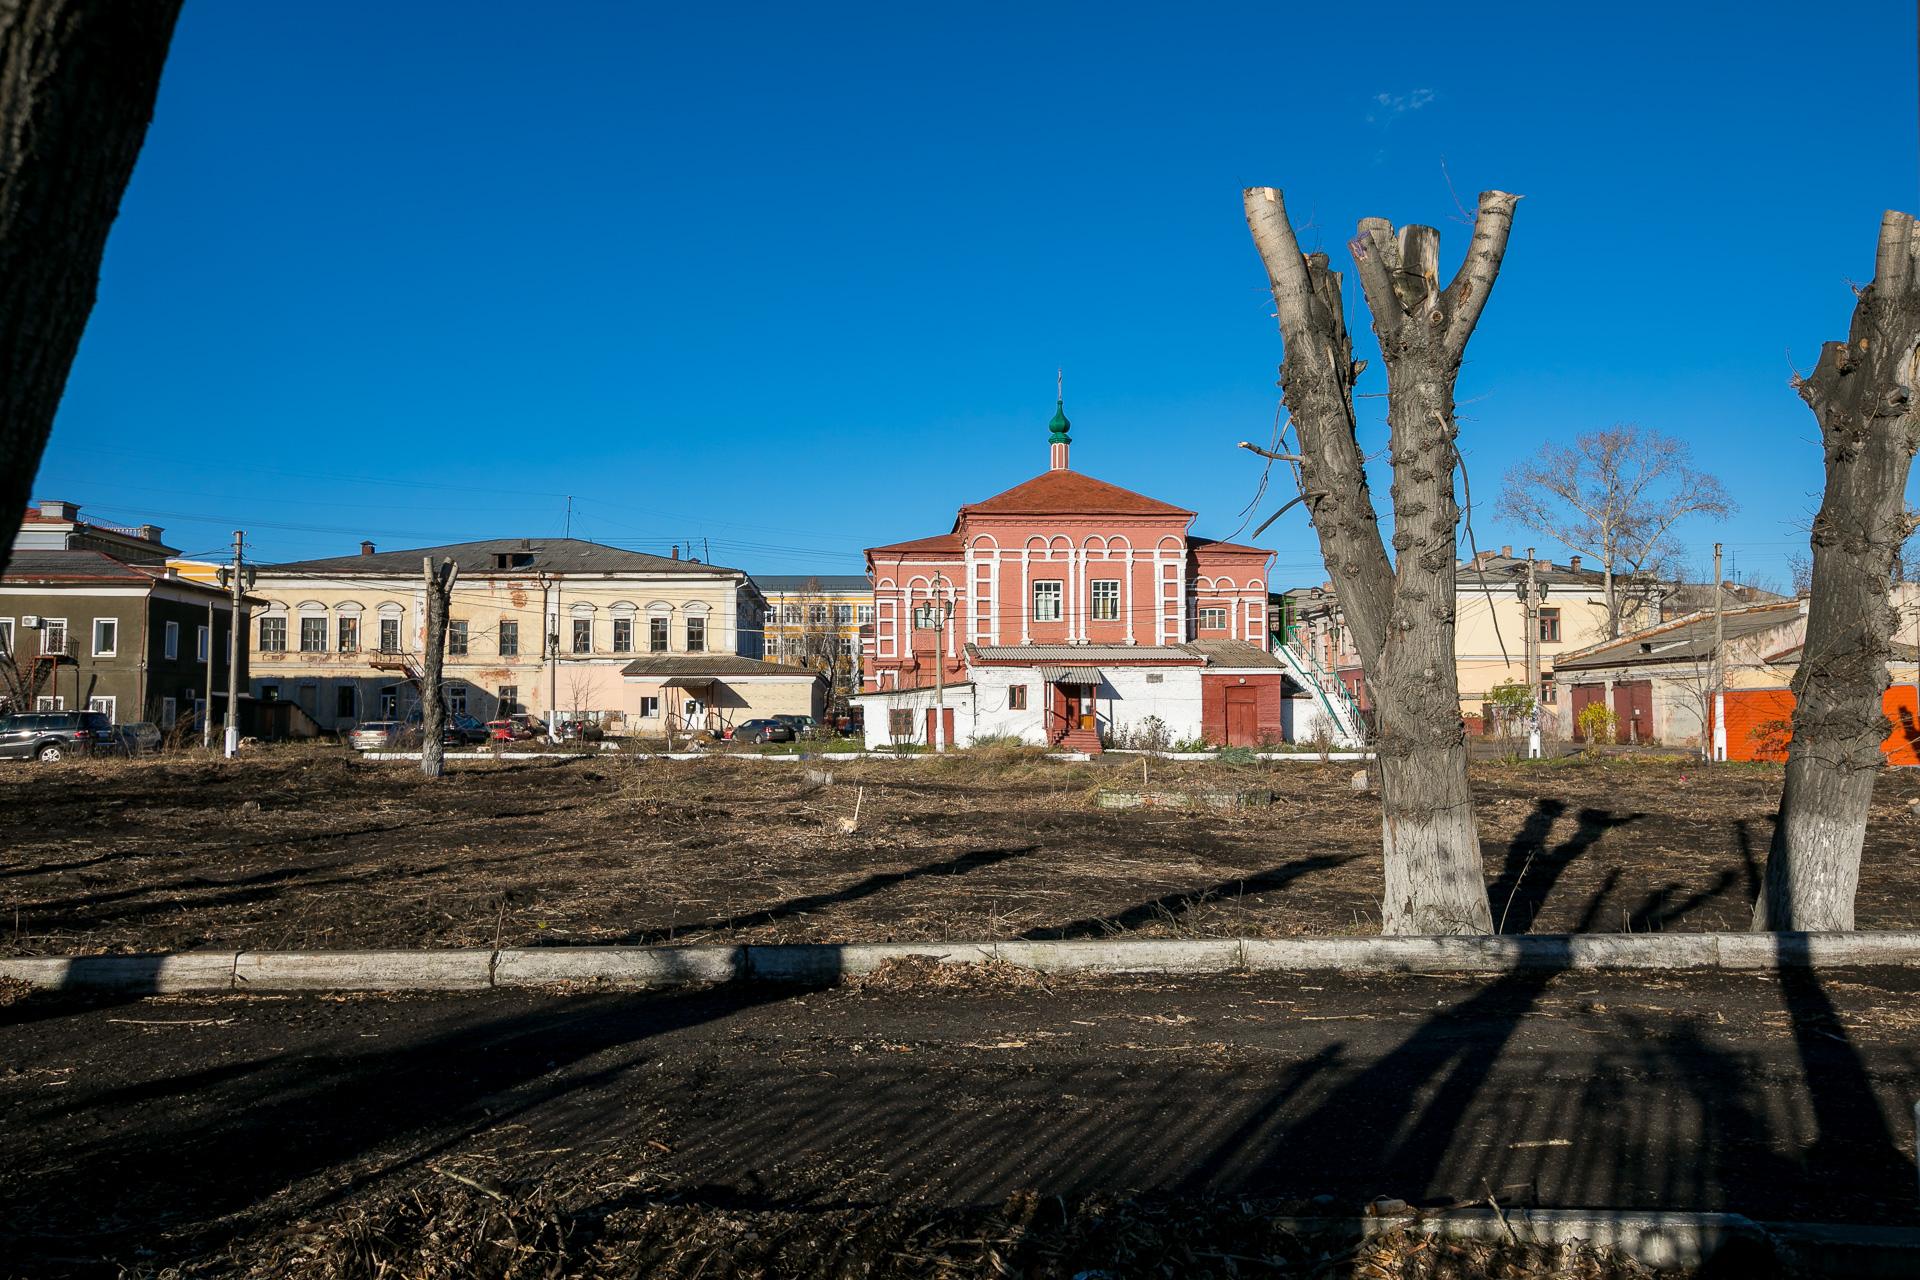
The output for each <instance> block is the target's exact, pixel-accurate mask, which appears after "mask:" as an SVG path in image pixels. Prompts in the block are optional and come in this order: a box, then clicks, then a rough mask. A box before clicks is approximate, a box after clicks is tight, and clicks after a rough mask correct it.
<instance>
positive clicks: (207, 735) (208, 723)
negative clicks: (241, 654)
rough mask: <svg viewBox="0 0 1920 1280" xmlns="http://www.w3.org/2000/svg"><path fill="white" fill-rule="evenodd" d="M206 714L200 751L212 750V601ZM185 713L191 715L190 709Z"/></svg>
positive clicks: (208, 630)
mask: <svg viewBox="0 0 1920 1280" xmlns="http://www.w3.org/2000/svg"><path fill="white" fill-rule="evenodd" d="M206 694H207V714H206V715H204V716H202V717H201V718H200V749H201V750H202V751H211V750H213V601H211V600H209V601H207V690H206ZM187 711H188V712H189V713H191V712H192V711H193V708H192V707H188V708H187Z"/></svg>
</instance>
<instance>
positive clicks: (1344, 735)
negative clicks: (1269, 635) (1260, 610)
mask: <svg viewBox="0 0 1920 1280" xmlns="http://www.w3.org/2000/svg"><path fill="white" fill-rule="evenodd" d="M1273 654H1274V656H1275V657H1277V658H1279V659H1280V661H1281V662H1282V663H1283V664H1285V665H1286V668H1287V671H1288V674H1290V675H1292V676H1293V678H1294V681H1295V682H1296V683H1298V684H1299V685H1300V686H1301V687H1302V688H1305V689H1311V690H1313V692H1314V694H1315V695H1316V696H1317V697H1318V698H1319V699H1320V705H1321V707H1322V708H1324V709H1325V711H1326V713H1327V718H1328V719H1329V720H1331V721H1332V722H1333V727H1334V732H1335V735H1336V736H1337V737H1338V738H1340V739H1341V741H1340V743H1339V745H1341V746H1343V747H1360V746H1364V745H1366V741H1367V733H1366V721H1365V719H1364V718H1363V717H1362V716H1361V714H1360V704H1359V702H1357V701H1356V700H1355V699H1354V696H1353V693H1352V691H1351V690H1349V689H1348V688H1347V685H1346V682H1345V681H1344V680H1341V679H1340V678H1339V677H1338V676H1336V675H1334V674H1333V673H1332V672H1330V671H1328V670H1327V669H1326V668H1325V667H1323V666H1321V665H1320V662H1319V660H1318V659H1316V658H1315V657H1314V656H1313V653H1312V651H1311V650H1308V649H1305V648H1300V647H1296V646H1294V645H1291V644H1288V643H1287V642H1286V641H1285V639H1283V638H1282V637H1280V636H1275V637H1274V639H1273Z"/></svg>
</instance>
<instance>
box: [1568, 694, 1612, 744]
mask: <svg viewBox="0 0 1920 1280" xmlns="http://www.w3.org/2000/svg"><path fill="white" fill-rule="evenodd" d="M1606 701H1607V687H1606V686H1605V685H1602V684H1577V685H1575V686H1573V700H1572V702H1571V703H1570V704H1569V705H1570V707H1571V709H1572V713H1573V740H1574V741H1575V742H1585V741H1586V740H1587V735H1586V731H1585V730H1583V729H1582V728H1581V727H1580V713H1581V712H1582V711H1585V710H1586V709H1587V708H1588V707H1590V706H1592V705H1593V704H1594V703H1596V702H1597V703H1599V704H1601V705H1602V706H1605V705H1606Z"/></svg>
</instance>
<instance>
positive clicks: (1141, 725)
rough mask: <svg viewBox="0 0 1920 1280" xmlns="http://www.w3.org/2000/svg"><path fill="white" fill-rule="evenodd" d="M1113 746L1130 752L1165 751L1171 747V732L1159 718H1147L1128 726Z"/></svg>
mask: <svg viewBox="0 0 1920 1280" xmlns="http://www.w3.org/2000/svg"><path fill="white" fill-rule="evenodd" d="M1114 745H1115V746H1118V747H1125V748H1127V749H1128V750H1132V751H1165V750H1167V749H1169V748H1170V747H1171V746H1172V745H1173V731H1172V730H1170V729H1168V728H1167V722H1166V721H1165V720H1162V719H1161V718H1160V717H1159V716H1147V717H1146V718H1145V719H1142V720H1137V721H1135V722H1134V723H1133V724H1131V725H1128V726H1127V728H1126V730H1125V731H1124V732H1122V733H1120V734H1119V735H1117V738H1116V740H1115V742H1114Z"/></svg>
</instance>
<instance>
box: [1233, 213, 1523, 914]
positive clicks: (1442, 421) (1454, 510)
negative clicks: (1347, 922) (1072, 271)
mask: <svg viewBox="0 0 1920 1280" xmlns="http://www.w3.org/2000/svg"><path fill="white" fill-rule="evenodd" d="M1243 196H1244V200H1245V204H1246V213H1247V224H1248V226H1249V227H1250V228H1251V230H1252V232H1253V240H1254V244H1255V245H1256V246H1257V247H1258V248H1259V250H1260V256H1261V259H1262V260H1263V261H1264V262H1265V264H1266V268H1267V277H1268V281H1269V283H1270V284H1271V286H1272V289H1273V300H1274V304H1275V311H1276V314H1277V317H1278V319H1279V322H1280V334H1281V339H1282V342H1283V344H1284V349H1285V351H1284V358H1283V360H1282V363H1281V366H1280V386H1281V389H1282V391H1283V393H1284V396H1285V400H1286V406H1287V410H1288V412H1289V413H1290V414H1291V415H1292V422H1293V429H1294V432H1295V433H1296V435H1297V436H1298V438H1299V442H1300V455H1301V459H1302V461H1301V462H1300V464H1299V466H1300V479H1301V487H1302V492H1303V494H1304V496H1305V499H1306V502H1307V506H1308V510H1309V511H1310V513H1311V514H1312V517H1313V524H1314V528H1315V530H1316V531H1317V532H1318V534H1319V538H1320V550H1321V554H1322V556H1323V557H1324V558H1325V560H1326V564H1327V572H1328V573H1329V575H1331V577H1332V578H1333V582H1334V586H1335V588H1336V590H1337V591H1338V593H1339V598H1340V602H1341V606H1342V609H1343V612H1344V614H1345V618H1346V623H1347V625H1348V627H1349V628H1351V630H1352V633H1353V639H1354V643H1355V645H1356V647H1357V648H1358V649H1359V651H1360V658H1361V664H1362V666H1363V667H1364V669H1365V672H1366V678H1367V683H1368V685H1369V687H1370V688H1371V690H1372V693H1373V701H1374V705H1375V707H1376V709H1377V712H1378V738H1379V740H1378V751H1379V761H1380V781H1381V785H1380V798H1381V810H1382V819H1383V822H1382V826H1383V843H1384V850H1385V862H1386V885H1385V890H1386V892H1385V897H1384V899H1383V902H1382V905H1381V928H1382V931H1383V932H1386V933H1394V934H1460V933H1489V932H1491V931H1492V929H1493V916H1492V912H1491V911H1490V909H1489V908H1488V905H1487V888H1486V875H1485V871H1484V868H1483V866H1482V863H1481V858H1480V839H1479V833H1478V830H1477V829H1476V826H1475V823H1474V817H1473V804H1472V796H1471V794H1470V792H1469V790H1468V786H1467V752H1466V743H1465V729H1464V725H1463V723H1462V721H1461V719H1460V692H1459V679H1458V676H1457V673H1456V672H1457V669H1456V667H1455V664H1454V545H1455V538H1456V536H1457V533H1458V527H1459V522H1460V508H1459V505H1458V503H1457V502H1456V501H1455V498H1454V479H1453V473H1454V469H1455V468H1456V467H1457V466H1458V465H1459V453H1458V450H1457V448H1456V446H1455V437H1456V435H1457V432H1458V428H1457V425H1456V424H1455V421H1454V416H1453V387H1454V381H1455V378H1456V377H1457V376H1458V373H1459V370H1460V361H1461V358H1462V357H1463V356H1464V355H1465V353H1466V349H1467V340H1468V338H1470V337H1471V336H1472V334H1473V329H1474V325H1475V324H1476V323H1477V322H1478V321H1479V319H1480V313H1481V310H1482V309H1483V308H1484V307H1485V306H1486V304H1487V296H1488V294H1489V293H1490V292H1491V291H1492V289H1493V284H1494V280H1495V279H1496V278H1497V277H1498V275H1499V273H1500V262H1501V258H1502V257H1503V256H1504V254H1505V252H1506V245H1507V236H1508V232H1509V231H1510V230H1511V229H1512V226H1513V210H1514V204H1515V202H1516V201H1517V200H1518V199H1519V197H1518V196H1513V195H1508V194H1507V193H1505V192H1502V191H1485V192H1482V193H1481V195H1480V202H1479V210H1478V213H1477V216H1476V217H1475V220H1474V230H1473V243H1472V245H1471V246H1470V247H1469V249H1468V251H1467V256H1466V261H1465V262H1464V263H1462V265H1461V267H1460V270H1459V271H1458V273H1456V274H1455V276H1454V277H1453V281H1452V283H1450V284H1448V285H1447V286H1446V288H1445V289H1442V288H1441V287H1440V284H1439V256H1440V233H1439V232H1438V231H1436V230H1434V229H1433V228H1432V227H1422V226H1409V227H1403V228H1401V229H1400V230H1399V232H1398V234H1397V235H1396V233H1395V231H1394V229H1393V226H1392V224H1391V223H1389V222H1387V221H1386V220H1384V219H1381V218H1367V219H1364V220H1362V221H1361V223H1360V227H1359V234H1358V235H1356V236H1355V237H1354V239H1353V240H1352V241H1351V242H1350V243H1349V245H1348V247H1349V249H1350V250H1351V251H1352V253H1353V257H1354V262H1355V264H1356V266H1357V268H1358V271H1359V275H1360V283H1361V286H1362V288H1363V290H1364V292H1365V294H1366V299H1367V305H1368V307H1369V309H1370V310H1371V311H1372V313H1373V329H1374V333H1375V335H1376V336H1377V337H1378V338H1379V340H1380V349H1381V353H1382V355H1383V357H1384V358H1385V360H1386V365H1387V406H1388V407H1387V420H1388V425H1389V429H1390V435H1389V444H1388V453H1389V456H1390V458H1391V460H1392V465H1393V508H1394V509H1393V515H1394V532H1393V549H1394V555H1393V558H1392V560H1391V561H1389V559H1388V556H1387V549H1386V545H1385V544H1384V543H1383V542H1382V540H1381V536H1380V522H1379V517H1378V515H1377V514H1376V513H1375V511H1374V507H1373V498H1372V496H1371V494H1370V493H1369V492H1368V487H1367V477H1366V466H1365V458H1364V456H1363V454H1362V452H1361V449H1360V445H1359V441H1358V438H1357V435H1356V426H1355V421H1354V414H1353V389H1354V382H1355V380H1356V379H1357V378H1358V377H1359V374H1360V371H1361V369H1362V368H1363V367H1364V365H1363V363H1361V362H1356V361H1355V360H1354V358H1353V344H1352V340H1351V338H1350V337H1349V335H1348V333H1347V328H1346V321H1345V317H1344V316H1343V314H1342V308H1341V297H1340V276H1339V274H1338V273H1337V272H1334V271H1331V270H1329V269H1328V266H1327V257H1326V255H1325V254H1321V253H1315V254H1311V255H1307V254H1302V253H1301V252H1300V246H1299V243H1298V241H1297V240H1296V239H1295V236H1294V232H1293V226H1292V224H1291V223H1290V222H1289V221H1288V219H1287V211H1286V205H1285V203H1284V202H1283V200H1282V198H1281V194H1280V192H1279V191H1277V190H1275V189H1274V188H1272V187H1253V188H1249V189H1248V190H1247V191H1245V192H1244V193H1243Z"/></svg>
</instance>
